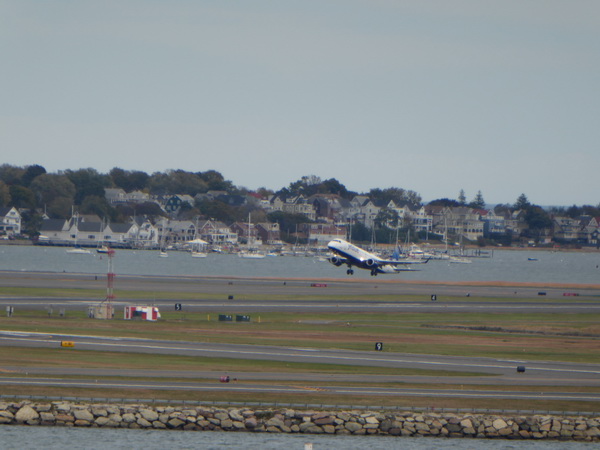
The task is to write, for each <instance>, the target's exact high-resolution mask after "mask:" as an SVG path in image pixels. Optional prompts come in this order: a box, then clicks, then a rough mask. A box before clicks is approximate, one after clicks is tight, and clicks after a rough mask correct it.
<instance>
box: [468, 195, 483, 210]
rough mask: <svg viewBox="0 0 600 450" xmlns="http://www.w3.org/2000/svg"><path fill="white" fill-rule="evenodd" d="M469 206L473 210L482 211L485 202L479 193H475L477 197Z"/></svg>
mask: <svg viewBox="0 0 600 450" xmlns="http://www.w3.org/2000/svg"><path fill="white" fill-rule="evenodd" d="M469 206H470V207H471V208H474V209H484V208H485V200H484V199H483V195H482V194H481V191H477V195H476V196H475V198H474V199H473V201H472V202H471V203H469Z"/></svg>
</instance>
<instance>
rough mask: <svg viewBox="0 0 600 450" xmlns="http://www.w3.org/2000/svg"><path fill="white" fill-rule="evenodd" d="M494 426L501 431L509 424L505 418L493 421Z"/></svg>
mask: <svg viewBox="0 0 600 450" xmlns="http://www.w3.org/2000/svg"><path fill="white" fill-rule="evenodd" d="M492 426H493V427H494V428H495V429H496V430H497V431H500V430H501V429H503V428H506V427H507V426H508V424H507V423H506V422H505V421H504V420H503V419H496V420H494V421H493V422H492Z"/></svg>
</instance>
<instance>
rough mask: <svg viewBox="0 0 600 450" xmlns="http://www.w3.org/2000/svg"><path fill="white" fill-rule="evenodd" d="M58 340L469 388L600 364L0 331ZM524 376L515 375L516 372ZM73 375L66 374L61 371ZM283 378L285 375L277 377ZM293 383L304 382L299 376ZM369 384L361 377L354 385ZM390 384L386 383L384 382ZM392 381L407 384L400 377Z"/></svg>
mask: <svg viewBox="0 0 600 450" xmlns="http://www.w3.org/2000/svg"><path fill="white" fill-rule="evenodd" d="M62 341H70V342H73V343H74V344H75V346H76V348H77V349H80V350H96V351H116V352H130V353H152V354H168V355H185V356H197V357H218V358H233V359H252V360H265V361H287V362H304V363H322V364H335V365H340V364H342V365H350V366H368V367H386V368H392V369H394V368H396V369H404V368H411V369H424V370H440V371H442V370H443V371H454V372H457V373H461V372H462V373H464V372H470V373H473V374H480V375H481V377H479V378H478V377H476V376H462V375H459V374H457V376H456V377H452V376H445V377H418V379H419V381H420V382H432V383H435V382H440V381H441V380H442V379H444V380H445V382H453V383H472V382H473V381H474V380H477V381H478V382H479V383H481V384H483V383H485V384H505V385H513V384H514V383H515V382H517V381H518V382H519V383H521V382H524V381H527V384H530V385H548V386H561V385H563V386H600V364H576V363H564V362H547V361H536V362H533V361H523V360H499V359H494V358H480V357H457V356H439V355H418V354H410V353H393V352H376V351H373V352H364V351H352V350H339V349H335V350H330V349H315V348H306V349H303V348H296V347H277V346H261V345H243V344H218V343H206V342H189V341H167V340H160V339H134V338H125V337H101V336H91V335H85V336H84V335H61V334H48V333H31V332H13V331H6V330H0V346H2V345H4V346H6V345H8V346H25V347H38V348H39V347H42V348H59V347H60V344H61V342H62ZM518 367H524V368H525V372H523V373H518V372H517V368H518ZM65 370H67V372H68V373H71V371H70V369H65ZM280 376H283V377H285V376H286V375H285V374H280ZM294 379H304V378H303V374H302V373H298V374H296V375H295V378H294ZM369 380H371V381H372V378H371V376H370V375H363V376H361V378H360V379H359V380H357V381H362V382H366V381H369ZM388 380H389V379H388ZM396 381H406V380H404V377H402V376H398V377H397V378H396Z"/></svg>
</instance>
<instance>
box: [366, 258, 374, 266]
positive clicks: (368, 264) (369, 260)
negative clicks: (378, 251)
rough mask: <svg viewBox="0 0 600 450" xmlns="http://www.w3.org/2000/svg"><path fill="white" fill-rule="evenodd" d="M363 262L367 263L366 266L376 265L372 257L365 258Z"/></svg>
mask: <svg viewBox="0 0 600 450" xmlns="http://www.w3.org/2000/svg"><path fill="white" fill-rule="evenodd" d="M365 264H366V265H367V267H377V262H375V260H374V259H367V260H366V261H365Z"/></svg>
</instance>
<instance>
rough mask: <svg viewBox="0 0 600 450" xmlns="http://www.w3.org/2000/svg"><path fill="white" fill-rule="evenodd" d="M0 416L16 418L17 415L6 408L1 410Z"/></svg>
mask: <svg viewBox="0 0 600 450" xmlns="http://www.w3.org/2000/svg"><path fill="white" fill-rule="evenodd" d="M0 417H5V418H7V419H10V420H13V419H14V418H15V415H14V414H13V413H11V412H10V411H8V410H6V409H4V410H1V411H0Z"/></svg>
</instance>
